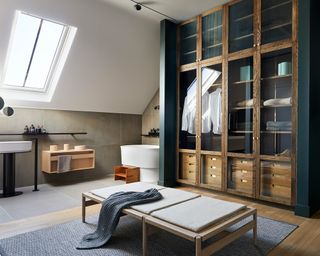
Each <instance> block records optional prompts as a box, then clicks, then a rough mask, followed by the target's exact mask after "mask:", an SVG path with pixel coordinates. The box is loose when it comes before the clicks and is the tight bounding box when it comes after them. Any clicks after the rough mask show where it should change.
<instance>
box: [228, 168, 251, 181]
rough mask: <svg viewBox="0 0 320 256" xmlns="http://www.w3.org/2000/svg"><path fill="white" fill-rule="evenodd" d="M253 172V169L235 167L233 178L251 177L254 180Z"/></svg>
mask: <svg viewBox="0 0 320 256" xmlns="http://www.w3.org/2000/svg"><path fill="white" fill-rule="evenodd" d="M252 177H253V173H252V171H248V170H243V169H235V170H232V179H236V178H238V179H249V180H252Z"/></svg>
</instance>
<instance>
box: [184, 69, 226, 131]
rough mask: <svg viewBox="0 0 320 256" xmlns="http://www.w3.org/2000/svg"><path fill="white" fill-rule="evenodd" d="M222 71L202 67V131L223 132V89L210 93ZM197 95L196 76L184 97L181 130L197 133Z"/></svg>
mask: <svg viewBox="0 0 320 256" xmlns="http://www.w3.org/2000/svg"><path fill="white" fill-rule="evenodd" d="M220 75H221V72H220V71H217V70H213V69H209V68H203V69H202V118H201V119H202V120H201V124H202V129H201V132H202V133H209V132H210V131H211V124H213V132H214V133H216V134H221V116H220V113H221V89H220V88H218V89H216V90H215V91H214V92H213V93H211V94H209V92H208V89H209V88H210V86H211V85H212V84H213V83H214V82H215V81H216V80H217V79H218V78H219V76H220ZM196 96H197V78H195V79H194V80H193V81H192V83H191V84H190V86H189V87H188V89H187V96H186V97H185V99H184V104H183V111H182V120H181V130H182V131H187V132H188V133H190V134H196V126H195V118H196Z"/></svg>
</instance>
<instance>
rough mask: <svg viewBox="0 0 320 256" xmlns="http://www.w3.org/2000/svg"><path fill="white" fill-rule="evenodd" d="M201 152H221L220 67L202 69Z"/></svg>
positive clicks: (219, 65)
mask: <svg viewBox="0 0 320 256" xmlns="http://www.w3.org/2000/svg"><path fill="white" fill-rule="evenodd" d="M201 71H202V90H201V91H202V95H201V105H202V106H201V112H202V115H201V116H202V118H201V150H206V151H218V152H220V151H221V126H222V115H221V111H222V106H221V100H222V65H221V64H218V65H213V66H209V67H203V68H202V70H201Z"/></svg>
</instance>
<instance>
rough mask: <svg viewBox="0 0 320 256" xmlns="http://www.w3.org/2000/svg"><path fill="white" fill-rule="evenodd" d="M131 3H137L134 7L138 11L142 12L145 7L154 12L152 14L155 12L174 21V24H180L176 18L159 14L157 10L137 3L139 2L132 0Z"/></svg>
mask: <svg viewBox="0 0 320 256" xmlns="http://www.w3.org/2000/svg"><path fill="white" fill-rule="evenodd" d="M130 1H131V2H133V3H135V5H134V6H133V7H134V8H135V9H136V10H137V11H140V10H141V9H142V7H144V8H146V9H148V10H150V11H152V12H155V13H157V14H160V15H162V16H164V17H166V18H168V19H169V20H171V21H173V22H174V23H178V21H177V20H176V19H174V18H172V17H170V16H168V15H166V14H164V13H162V12H159V11H157V10H155V9H153V8H151V7H149V6H147V5H145V4H143V3H139V2H137V1H135V0H130Z"/></svg>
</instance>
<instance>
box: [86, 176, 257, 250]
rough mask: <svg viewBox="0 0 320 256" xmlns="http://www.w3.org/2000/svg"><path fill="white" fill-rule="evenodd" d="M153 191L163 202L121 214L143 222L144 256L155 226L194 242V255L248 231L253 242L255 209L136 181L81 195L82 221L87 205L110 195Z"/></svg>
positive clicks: (130, 209) (136, 206)
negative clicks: (206, 242) (204, 243)
mask: <svg viewBox="0 0 320 256" xmlns="http://www.w3.org/2000/svg"><path fill="white" fill-rule="evenodd" d="M150 188H156V189H158V191H159V192H160V193H161V194H162V196H163V199H162V200H159V201H156V202H152V203H148V204H141V205H135V206H132V207H130V208H128V209H124V210H123V211H122V212H123V214H126V215H130V216H133V217H135V218H138V219H140V220H141V221H142V223H143V255H144V256H145V255H147V251H148V250H147V241H148V234H149V233H150V229H151V227H157V228H160V229H163V230H166V231H168V232H170V233H173V234H175V235H178V236H180V237H182V238H185V239H188V240H190V241H193V242H195V251H196V255H197V256H199V255H211V254H212V253H214V252H216V251H218V250H220V249H221V248H223V247H224V246H226V245H227V244H229V243H231V242H232V241H234V240H235V239H237V238H239V237H240V236H241V235H243V234H245V233H246V232H248V231H249V230H251V229H252V230H253V239H254V242H255V239H256V232H257V228H256V225H257V223H256V220H257V212H256V209H253V208H250V207H247V206H245V205H243V204H238V203H232V202H227V201H224V200H218V199H214V198H211V197H204V196H200V195H198V194H195V193H191V192H187V191H182V190H178V189H173V188H166V187H162V186H158V185H154V184H149V183H143V182H136V183H130V184H125V185H120V186H114V187H107V188H102V189H97V190H92V191H91V192H86V193H83V194H82V220H83V222H84V221H85V208H86V206H89V205H92V204H97V203H101V202H102V201H103V200H105V199H106V198H108V197H109V196H110V195H111V194H113V193H116V192H121V191H136V192H143V191H145V190H147V189H150ZM246 218H248V221H247V222H246V224H244V225H243V226H241V227H239V228H237V229H236V230H234V231H233V232H231V233H229V232H227V231H226V230H227V229H228V228H229V227H231V226H233V225H234V224H236V223H238V222H240V221H242V220H244V219H246ZM214 236H215V237H216V239H215V240H214V242H213V243H212V244H209V245H207V246H206V247H205V248H202V242H203V241H206V240H208V239H209V238H211V237H214Z"/></svg>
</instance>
